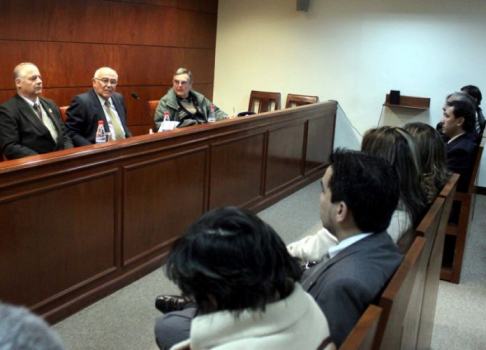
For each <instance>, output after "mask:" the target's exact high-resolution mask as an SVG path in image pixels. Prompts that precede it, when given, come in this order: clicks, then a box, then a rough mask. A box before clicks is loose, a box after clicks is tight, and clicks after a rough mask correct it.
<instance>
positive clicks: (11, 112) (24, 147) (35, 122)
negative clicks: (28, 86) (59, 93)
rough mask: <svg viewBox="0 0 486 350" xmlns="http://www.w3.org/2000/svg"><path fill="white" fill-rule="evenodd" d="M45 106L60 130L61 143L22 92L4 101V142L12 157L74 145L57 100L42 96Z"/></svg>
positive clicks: (0, 110)
mask: <svg viewBox="0 0 486 350" xmlns="http://www.w3.org/2000/svg"><path fill="white" fill-rule="evenodd" d="M39 101H40V103H41V104H42V107H43V108H44V110H45V111H46V113H47V115H48V117H49V118H51V120H52V122H53V124H54V126H55V127H56V130H57V134H58V137H57V143H56V142H55V141H54V139H53V138H52V136H51V133H50V132H49V130H48V129H47V127H46V126H45V125H44V123H42V121H41V120H40V119H39V117H38V116H37V114H36V113H35V111H34V110H33V109H32V107H30V106H29V104H28V103H27V102H25V100H24V99H23V98H22V97H20V96H19V95H15V96H14V97H12V98H11V99H10V100H8V101H7V102H5V103H3V104H2V105H0V145H1V147H2V151H3V153H4V154H5V156H6V157H7V158H8V159H17V158H23V157H28V156H33V155H37V154H42V153H49V152H54V151H59V150H62V149H65V148H72V147H73V143H72V142H71V140H70V138H69V137H68V135H67V133H66V128H65V127H64V124H63V122H62V119H61V113H60V112H59V108H58V107H57V106H56V104H55V103H54V102H53V101H51V100H49V99H46V98H41V97H39Z"/></svg>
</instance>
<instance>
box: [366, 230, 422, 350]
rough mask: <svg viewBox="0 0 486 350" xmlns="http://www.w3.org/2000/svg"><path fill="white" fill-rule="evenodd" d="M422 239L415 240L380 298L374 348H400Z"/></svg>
mask: <svg viewBox="0 0 486 350" xmlns="http://www.w3.org/2000/svg"><path fill="white" fill-rule="evenodd" d="M424 245H425V238H423V237H416V238H415V241H414V242H413V244H412V246H411V247H410V249H409V251H408V253H407V254H406V255H405V257H404V259H403V261H402V263H401V264H400V266H399V267H398V269H397V271H396V272H395V274H394V275H393V277H392V278H391V280H390V282H389V283H388V285H387V287H386V288H385V290H384V291H383V294H382V295H381V298H380V303H379V306H380V307H381V308H382V309H383V312H382V315H381V318H380V322H379V323H378V330H377V333H376V337H375V341H374V344H373V348H374V349H399V348H400V345H401V342H402V333H403V323H404V320H405V315H406V313H407V309H408V304H409V300H410V295H411V293H412V288H413V284H414V282H415V277H416V276H417V272H418V268H419V266H420V264H419V263H420V259H421V256H422V251H423V248H424Z"/></svg>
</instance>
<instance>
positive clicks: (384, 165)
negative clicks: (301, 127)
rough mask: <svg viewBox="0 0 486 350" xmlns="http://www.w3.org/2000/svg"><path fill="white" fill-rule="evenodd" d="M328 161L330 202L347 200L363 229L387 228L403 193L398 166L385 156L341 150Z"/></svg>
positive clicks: (368, 230)
mask: <svg viewBox="0 0 486 350" xmlns="http://www.w3.org/2000/svg"><path fill="white" fill-rule="evenodd" d="M329 161H330V165H331V166H332V175H331V178H330V180H329V188H330V190H331V193H332V196H331V202H332V203H337V202H339V201H343V202H344V203H346V205H347V207H348V208H349V210H350V211H351V213H352V215H353V218H354V222H355V223H356V226H357V227H358V228H359V229H360V230H361V231H362V232H373V233H378V232H381V231H384V230H386V229H387V227H388V226H389V225H390V220H391V217H392V214H393V212H394V211H395V209H396V207H397V204H398V199H399V196H400V187H399V183H400V181H399V179H398V173H397V171H396V170H395V168H394V167H393V166H392V165H391V164H390V163H389V162H388V161H387V160H385V159H383V158H380V157H375V156H371V155H366V154H364V153H362V152H358V151H350V150H342V149H338V150H336V152H334V153H333V154H332V155H331V156H330V159H329Z"/></svg>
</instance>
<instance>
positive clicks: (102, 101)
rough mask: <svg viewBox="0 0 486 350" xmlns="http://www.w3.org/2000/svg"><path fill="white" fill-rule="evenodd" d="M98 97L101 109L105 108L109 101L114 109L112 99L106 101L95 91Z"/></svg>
mask: <svg viewBox="0 0 486 350" xmlns="http://www.w3.org/2000/svg"><path fill="white" fill-rule="evenodd" d="M95 94H96V96H98V99H99V100H100V103H101V107H105V102H106V101H108V103H109V104H110V107H113V101H112V100H111V97H110V98H109V99H108V100H105V99H104V98H103V97H101V96H100V95H98V93H97V92H96V91H95Z"/></svg>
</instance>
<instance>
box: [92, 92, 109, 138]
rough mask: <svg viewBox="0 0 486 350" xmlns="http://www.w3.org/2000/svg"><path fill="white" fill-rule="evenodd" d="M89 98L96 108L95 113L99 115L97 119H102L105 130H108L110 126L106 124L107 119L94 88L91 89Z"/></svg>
mask: <svg viewBox="0 0 486 350" xmlns="http://www.w3.org/2000/svg"><path fill="white" fill-rule="evenodd" d="M91 99H92V100H93V104H94V106H95V108H96V113H97V114H98V116H99V119H98V120H102V121H103V127H104V128H105V131H106V132H110V127H109V125H108V120H107V119H106V115H105V110H104V109H103V106H102V105H101V103H100V99H99V97H98V95H97V94H96V91H94V89H92V90H91Z"/></svg>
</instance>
